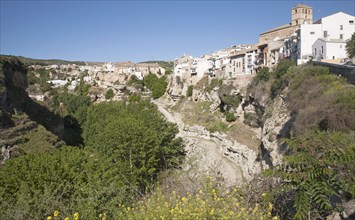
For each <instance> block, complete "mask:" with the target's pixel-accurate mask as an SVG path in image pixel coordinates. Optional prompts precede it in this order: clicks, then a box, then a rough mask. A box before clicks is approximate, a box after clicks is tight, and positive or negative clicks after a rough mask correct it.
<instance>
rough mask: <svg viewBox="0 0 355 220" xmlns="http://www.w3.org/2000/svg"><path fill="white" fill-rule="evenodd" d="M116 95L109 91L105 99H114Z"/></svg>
mask: <svg viewBox="0 0 355 220" xmlns="http://www.w3.org/2000/svg"><path fill="white" fill-rule="evenodd" d="M114 95H115V93H114V92H113V90H112V89H109V90H107V91H106V94H105V99H111V98H113V96H114Z"/></svg>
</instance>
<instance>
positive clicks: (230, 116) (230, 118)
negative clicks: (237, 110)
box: [225, 111, 237, 122]
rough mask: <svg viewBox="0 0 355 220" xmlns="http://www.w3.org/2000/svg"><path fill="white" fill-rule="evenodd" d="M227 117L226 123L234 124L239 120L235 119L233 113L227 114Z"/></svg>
mask: <svg viewBox="0 0 355 220" xmlns="http://www.w3.org/2000/svg"><path fill="white" fill-rule="evenodd" d="M225 116H226V121H228V122H232V121H235V120H236V119H237V118H236V117H235V115H234V113H233V112H228V111H227V112H225Z"/></svg>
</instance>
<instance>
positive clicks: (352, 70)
mask: <svg viewBox="0 0 355 220" xmlns="http://www.w3.org/2000/svg"><path fill="white" fill-rule="evenodd" d="M313 64H314V65H317V66H325V67H328V68H329V72H331V73H333V74H337V75H341V76H342V77H344V78H346V80H347V81H348V82H349V83H351V84H353V85H355V66H349V65H339V64H334V63H325V62H320V61H314V62H313Z"/></svg>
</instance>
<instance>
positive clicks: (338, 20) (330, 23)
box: [298, 12, 355, 63]
mask: <svg viewBox="0 0 355 220" xmlns="http://www.w3.org/2000/svg"><path fill="white" fill-rule="evenodd" d="M354 20H355V19H354V16H352V15H348V14H345V13H343V12H338V13H335V14H332V15H329V16H327V17H324V18H322V19H320V20H319V21H317V22H315V23H314V24H305V25H301V30H300V43H299V45H298V49H299V56H298V59H299V60H298V63H300V61H301V60H307V59H308V58H309V57H310V56H313V54H314V49H317V48H321V44H323V43H322V42H318V43H317V44H315V42H316V41H317V40H318V39H324V41H326V42H328V43H329V44H328V43H326V44H327V45H323V52H324V49H325V46H327V48H328V50H329V49H330V48H332V49H330V50H331V52H330V53H329V56H331V58H333V56H334V59H336V58H342V57H341V56H343V54H344V51H345V47H344V46H341V44H339V42H340V41H344V42H345V41H346V40H348V39H350V38H351V35H352V34H353V33H354V32H355V24H354ZM330 42H333V44H332V45H330ZM335 42H337V44H338V45H337V46H335V44H334V43H335ZM313 46H314V48H313ZM335 50H337V52H335ZM318 52H319V50H318V51H317V56H319V53H318ZM330 54H333V55H330ZM327 56H328V55H327Z"/></svg>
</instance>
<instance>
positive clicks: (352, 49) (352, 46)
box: [345, 33, 355, 58]
mask: <svg viewBox="0 0 355 220" xmlns="http://www.w3.org/2000/svg"><path fill="white" fill-rule="evenodd" d="M345 48H346V52H347V53H348V55H349V58H353V57H355V33H353V35H352V36H351V38H350V39H349V40H348V41H347V42H346V45H345Z"/></svg>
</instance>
